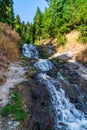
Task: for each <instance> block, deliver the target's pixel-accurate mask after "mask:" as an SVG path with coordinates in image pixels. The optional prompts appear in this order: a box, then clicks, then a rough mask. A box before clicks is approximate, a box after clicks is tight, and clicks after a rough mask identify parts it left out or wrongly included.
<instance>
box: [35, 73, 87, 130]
mask: <svg viewBox="0 0 87 130" xmlns="http://www.w3.org/2000/svg"><path fill="white" fill-rule="evenodd" d="M60 78H62V77H59V79H60ZM38 79H39V81H40V82H41V83H43V84H45V85H46V86H47V87H48V90H49V91H50V94H51V100H52V105H53V108H54V111H55V114H56V121H55V123H56V126H55V127H56V130H86V129H87V119H86V118H85V116H84V113H82V112H81V111H79V110H77V109H76V108H75V106H74V105H73V104H72V103H70V101H69V99H68V97H66V96H65V91H64V90H63V89H62V88H61V87H60V81H58V78H57V80H56V79H53V78H51V77H50V76H48V75H46V74H44V73H40V74H38ZM62 79H63V78H62ZM55 83H57V84H58V85H59V90H57V89H56V87H55ZM63 128H64V129H63Z"/></svg>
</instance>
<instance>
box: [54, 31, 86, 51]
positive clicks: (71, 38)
mask: <svg viewBox="0 0 87 130" xmlns="http://www.w3.org/2000/svg"><path fill="white" fill-rule="evenodd" d="M79 35H80V32H78V31H76V30H74V31H72V32H71V33H69V34H67V35H66V39H67V42H66V44H65V45H63V46H60V47H57V49H56V51H57V52H59V53H62V52H66V51H79V50H80V49H81V48H83V46H85V45H83V44H82V43H80V42H78V37H79Z"/></svg>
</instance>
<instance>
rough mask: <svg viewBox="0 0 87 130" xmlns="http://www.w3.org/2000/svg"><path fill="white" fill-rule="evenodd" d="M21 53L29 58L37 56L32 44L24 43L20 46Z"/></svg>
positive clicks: (35, 48)
mask: <svg viewBox="0 0 87 130" xmlns="http://www.w3.org/2000/svg"><path fill="white" fill-rule="evenodd" d="M22 53H23V55H24V56H26V57H29V58H39V53H38V51H37V47H36V46H34V45H32V44H24V45H23V46H22Z"/></svg>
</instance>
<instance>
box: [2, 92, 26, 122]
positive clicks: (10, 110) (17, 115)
mask: <svg viewBox="0 0 87 130" xmlns="http://www.w3.org/2000/svg"><path fill="white" fill-rule="evenodd" d="M9 114H11V115H12V116H13V118H14V120H16V121H23V120H24V119H25V118H26V117H27V116H26V113H25V110H24V108H23V100H22V99H21V98H20V95H19V93H17V92H14V93H13V94H12V95H11V103H10V104H8V105H7V106H5V107H4V108H3V109H2V110H1V111H0V115H1V116H8V115H9Z"/></svg>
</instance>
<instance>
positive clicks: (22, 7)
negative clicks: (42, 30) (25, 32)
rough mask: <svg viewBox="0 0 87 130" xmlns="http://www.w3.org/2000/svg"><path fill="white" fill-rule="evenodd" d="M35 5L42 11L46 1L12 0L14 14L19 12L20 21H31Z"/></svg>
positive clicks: (35, 8)
mask: <svg viewBox="0 0 87 130" xmlns="http://www.w3.org/2000/svg"><path fill="white" fill-rule="evenodd" d="M37 7H40V9H41V11H42V12H43V11H44V9H45V7H47V2H45V0H14V12H15V15H16V14H19V16H20V18H21V21H25V22H27V21H28V22H33V17H34V15H35V12H36V10H37Z"/></svg>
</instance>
